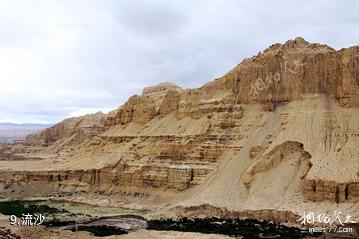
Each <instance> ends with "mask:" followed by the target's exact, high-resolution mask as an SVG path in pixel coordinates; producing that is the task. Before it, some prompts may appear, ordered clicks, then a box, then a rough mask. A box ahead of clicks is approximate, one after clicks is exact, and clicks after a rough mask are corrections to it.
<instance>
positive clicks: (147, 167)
mask: <svg viewBox="0 0 359 239" xmlns="http://www.w3.org/2000/svg"><path fill="white" fill-rule="evenodd" d="M358 107H359V47H351V48H347V49H342V50H339V51H336V50H334V49H332V48H331V47H329V46H326V45H320V44H317V43H315V44H310V43H308V42H306V41H305V40H304V39H302V38H296V39H295V40H290V41H288V42H286V43H285V44H275V45H272V46H271V47H269V48H268V49H266V50H264V51H263V52H261V53H260V54H258V55H257V56H254V57H252V58H249V59H245V60H244V61H243V62H242V63H240V64H239V65H238V66H236V67H235V68H234V69H233V70H231V71H230V72H228V73H227V74H225V75H224V76H223V77H220V78H218V79H216V80H214V81H212V82H209V83H207V84H205V85H204V86H203V87H201V88H198V89H188V90H183V89H181V88H180V87H178V86H176V85H174V84H171V83H163V84H160V85H157V86H154V87H149V88H145V89H144V90H143V93H142V95H136V96H132V97H130V98H129V100H128V101H127V102H126V103H125V104H124V105H122V106H121V107H119V108H118V109H117V110H115V111H114V112H112V113H111V114H110V115H107V116H104V115H102V114H96V115H94V116H84V117H80V118H76V119H69V120H65V121H63V122H61V123H59V124H57V125H55V126H54V127H52V128H50V129H47V130H45V131H43V132H42V133H41V134H40V135H35V136H31V137H29V138H28V139H27V140H26V142H25V144H26V145H27V146H26V147H30V148H31V147H34V146H35V145H41V147H40V149H38V150H36V151H34V150H32V151H31V150H27V151H26V150H24V151H23V155H22V156H23V157H34V156H39V157H40V156H41V157H42V158H43V160H41V161H39V160H38V161H32V162H31V163H30V162H27V161H26V160H25V161H24V162H21V163H20V162H15V161H12V162H9V161H0V170H2V171H3V172H5V171H6V173H1V175H0V181H1V185H3V186H2V188H3V197H6V196H9V195H11V191H12V190H15V189H16V188H17V189H21V190H15V191H16V192H27V194H26V195H30V194H31V190H28V188H29V187H30V186H28V185H33V184H34V183H36V185H41V184H45V183H46V184H49V185H52V186H51V190H50V189H49V187H43V188H44V189H43V191H41V190H42V189H41V188H40V189H39V190H37V191H33V193H34V194H36V193H37V194H41V195H44V194H46V193H49V192H54V191H58V192H62V191H66V192H68V191H70V192H71V193H72V194H76V193H77V192H78V191H81V192H82V191H84V192H89V193H93V194H96V193H99V192H102V193H104V192H106V193H107V194H109V195H111V199H112V200H114V198H115V196H112V194H111V193H113V195H117V194H116V193H115V192H119V191H121V190H126V189H130V188H131V190H133V191H134V192H136V193H137V194H136V195H143V193H146V194H149V195H152V196H153V195H156V196H163V197H162V199H158V198H157V199H156V203H158V204H166V205H170V206H174V207H176V208H182V209H183V208H185V209H186V208H194V209H193V210H194V211H195V210H198V208H201V206H200V205H210V206H208V207H209V208H212V207H214V208H216V207H217V208H226V210H229V211H241V210H247V211H248V213H247V214H248V215H257V214H256V213H250V212H249V211H251V210H257V209H258V210H260V212H261V213H262V212H267V211H266V210H269V211H270V212H271V213H272V212H273V213H275V212H274V211H276V210H279V211H281V212H285V213H286V214H285V215H289V216H288V217H286V216H283V215H282V214H280V213H279V214H278V215H277V216H275V218H276V220H277V219H278V220H280V218H287V219H285V220H288V218H290V220H291V221H292V219H293V217H294V216H293V215H294V214H293V213H289V211H296V213H299V212H302V211H305V210H309V209H312V210H331V209H333V208H335V207H337V206H338V207H341V208H342V209H343V210H348V211H349V212H350V213H353V214H355V213H357V211H358V210H356V207H357V206H353V205H356V204H355V203H357V202H358V201H359V186H358V185H359V161H358V159H359V137H358V135H359V108H358ZM74 145H75V147H74ZM23 147H25V146H23ZM20 148H21V147H20ZM49 149H51V150H49ZM6 152H9V149H7V150H6ZM44 152H46V153H47V154H46V155H47V156H46V157H44V156H43V155H44ZM51 153H55V154H51ZM8 154H9V153H8ZM44 182H45V183H44ZM69 185H70V186H69ZM151 190H153V191H151ZM35 192H36V193H35ZM19 195H21V193H19ZM32 196H34V195H32ZM125 197H126V196H124V195H123V194H120V196H118V197H117V199H118V200H122V199H123V198H125ZM147 199H148V198H147ZM147 199H146V200H147ZM143 200H144V199H143ZM313 202H315V203H314V204H313ZM142 203H143V204H146V203H148V200H147V201H145V200H144V201H142ZM315 205H320V206H318V207H316V206H315ZM308 208H309V209H308ZM353 208H354V209H353ZM185 209H184V210H185ZM213 210H214V211H215V209H213ZM247 211H246V212H247ZM287 212H288V213H287ZM187 213H188V212H187ZM247 214H246V215H247ZM271 215H272V214H271ZM253 217H255V216H253ZM268 217H270V216H268ZM263 218H267V216H263ZM273 218H274V216H273Z"/></svg>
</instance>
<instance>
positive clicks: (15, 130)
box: [0, 123, 52, 143]
mask: <svg viewBox="0 0 359 239" xmlns="http://www.w3.org/2000/svg"><path fill="white" fill-rule="evenodd" d="M51 126H52V125H51V124H31V123H26V124H15V123H0V143H9V142H12V141H14V140H23V139H25V137H26V136H27V135H29V134H33V133H36V132H39V131H41V130H42V129H45V128H49V127H51Z"/></svg>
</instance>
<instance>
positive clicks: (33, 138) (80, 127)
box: [25, 112, 105, 146]
mask: <svg viewBox="0 0 359 239" xmlns="http://www.w3.org/2000/svg"><path fill="white" fill-rule="evenodd" d="M104 120H105V114H103V113H101V112H98V113H96V114H89V115H85V116H81V117H75V118H69V119H66V120H64V121H62V122H60V123H58V124H56V125H54V126H53V127H51V128H48V129H45V130H44V131H42V132H40V133H39V134H33V135H29V136H28V137H27V138H26V141H25V144H27V145H44V146H49V145H51V144H53V143H55V142H59V141H65V140H68V139H70V138H71V139H73V140H72V141H71V142H70V143H73V144H76V143H83V142H85V141H86V140H88V139H91V138H92V137H93V136H96V135H99V134H101V133H102V132H103V131H104Z"/></svg>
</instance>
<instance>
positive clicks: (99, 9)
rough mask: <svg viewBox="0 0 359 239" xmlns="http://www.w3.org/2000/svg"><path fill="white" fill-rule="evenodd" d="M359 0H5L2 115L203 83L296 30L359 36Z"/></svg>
mask: <svg viewBox="0 0 359 239" xmlns="http://www.w3.org/2000/svg"><path fill="white" fill-rule="evenodd" d="M358 10H359V1H357V0H352V1H351V0H346V1H343V0H325V1H324V0H311V1H307V0H301V1H288V0H272V1H268V0H263V1H259V0H248V1H247V0H206V1H205V0H192V1H183V0H176V1H175V0H142V1H134V0H43V1H42V0H31V1H27V0H22V1H20V0H0V122H14V123H55V122H58V121H61V120H63V119H64V118H67V117H73V116H79V115H83V114H87V113H95V112H97V111H103V112H108V111H110V110H113V109H115V108H117V107H118V106H120V105H121V104H123V103H124V102H125V101H126V100H127V99H128V98H129V97H130V96H131V95H134V94H141V92H142V89H143V88H144V87H146V86H151V85H155V84H158V83H160V82H167V81H169V82H173V83H176V84H177V85H179V86H181V87H182V88H193V87H199V86H201V85H203V84H204V83H206V82H208V81H210V80H213V79H215V78H217V77H220V76H222V75H223V74H225V73H226V72H227V71H229V70H230V69H231V68H233V67H234V66H236V65H237V64H238V63H240V62H241V61H242V60H243V58H247V57H251V56H253V55H256V54H257V53H258V52H259V51H261V50H264V49H265V48H267V47H268V46H269V45H271V44H273V43H277V42H279V43H284V42H285V41H287V40H289V39H294V38H296V37H297V36H302V37H304V38H305V39H306V40H307V41H309V42H319V43H324V44H328V45H330V46H332V47H334V48H335V49H341V48H344V47H349V46H352V45H358V44H359V31H358V27H359V14H358Z"/></svg>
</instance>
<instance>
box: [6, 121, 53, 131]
mask: <svg viewBox="0 0 359 239" xmlns="http://www.w3.org/2000/svg"><path fill="white" fill-rule="evenodd" d="M51 126H52V125H51V124H32V123H25V124H15V123H8V122H6V123H0V129H43V128H49V127H51Z"/></svg>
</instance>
